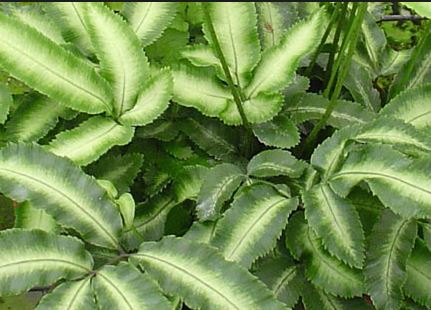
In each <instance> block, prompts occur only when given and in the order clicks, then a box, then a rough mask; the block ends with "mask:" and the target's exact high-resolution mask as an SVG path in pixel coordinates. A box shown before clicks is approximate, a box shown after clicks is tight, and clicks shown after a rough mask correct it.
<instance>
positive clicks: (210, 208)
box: [196, 163, 245, 221]
mask: <svg viewBox="0 0 431 310" xmlns="http://www.w3.org/2000/svg"><path fill="white" fill-rule="evenodd" d="M244 180H245V175H244V173H243V172H242V170H241V169H239V168H238V167H237V166H235V165H232V164H228V163H223V164H220V165H217V166H215V167H213V168H211V170H210V171H209V172H208V173H207V175H206V180H205V182H204V183H203V184H202V187H201V189H200V192H199V195H198V201H197V205H196V210H197V214H198V217H199V219H200V220H201V221H204V220H209V219H214V218H217V217H218V216H219V215H220V212H221V208H222V206H223V203H224V202H225V201H227V200H229V199H230V198H231V196H232V194H233V192H234V191H235V190H236V189H237V188H238V187H239V185H240V184H241V183H242V182H243V181H244Z"/></svg>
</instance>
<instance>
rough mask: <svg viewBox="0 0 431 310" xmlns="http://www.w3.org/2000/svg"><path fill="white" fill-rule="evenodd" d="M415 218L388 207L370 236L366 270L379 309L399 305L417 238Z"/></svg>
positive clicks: (370, 289)
mask: <svg viewBox="0 0 431 310" xmlns="http://www.w3.org/2000/svg"><path fill="white" fill-rule="evenodd" d="M416 230H417V226H416V223H415V221H414V220H408V219H403V218H401V217H400V216H398V215H396V214H394V213H392V212H391V211H390V210H385V211H384V212H383V214H382V216H381V218H380V219H379V221H378V222H377V223H376V225H375V226H374V229H373V233H372V234H371V236H370V241H369V246H368V250H367V260H366V263H365V268H364V274H365V283H366V286H367V291H368V293H369V294H370V295H371V298H372V300H373V303H374V305H375V306H376V308H377V309H398V308H399V306H400V303H401V301H402V291H401V288H402V286H403V284H404V282H405V280H406V277H407V274H406V262H407V258H408V257H409V255H410V252H411V250H412V248H413V245H414V241H415V239H416Z"/></svg>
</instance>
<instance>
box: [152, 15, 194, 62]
mask: <svg viewBox="0 0 431 310" xmlns="http://www.w3.org/2000/svg"><path fill="white" fill-rule="evenodd" d="M177 16H179V15H177ZM183 23H184V25H185V26H186V27H185V28H186V29H184V30H183V29H181V30H178V29H174V28H167V29H166V31H165V32H164V33H163V35H162V36H161V37H160V38H159V39H158V40H157V41H156V42H154V43H152V44H151V45H149V46H147V47H146V48H145V53H146V54H147V56H148V58H149V59H150V60H152V62H153V63H157V65H162V66H169V67H172V66H175V65H176V64H177V63H179V62H180V59H181V58H182V56H181V51H182V50H184V49H185V48H186V46H187V44H188V43H189V41H190V34H189V32H188V31H187V28H188V27H187V23H186V22H183Z"/></svg>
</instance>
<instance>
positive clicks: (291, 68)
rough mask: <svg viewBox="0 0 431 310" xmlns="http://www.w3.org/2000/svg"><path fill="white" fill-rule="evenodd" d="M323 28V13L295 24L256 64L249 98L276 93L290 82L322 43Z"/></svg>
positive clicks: (248, 93) (248, 92)
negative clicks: (320, 41)
mask: <svg viewBox="0 0 431 310" xmlns="http://www.w3.org/2000/svg"><path fill="white" fill-rule="evenodd" d="M322 30H323V12H321V11H318V12H317V13H315V14H314V15H313V16H312V17H311V18H310V19H308V20H306V21H302V22H299V23H297V24H296V25H294V26H292V27H291V28H289V29H288V30H287V31H286V35H285V36H284V37H283V38H282V39H281V42H280V43H279V44H278V45H276V46H274V47H272V48H270V49H268V50H266V51H265V52H264V53H263V55H262V59H261V60H260V62H259V63H258V65H257V66H256V68H255V70H254V73H253V77H252V79H251V81H250V83H249V84H248V85H247V86H246V88H245V90H244V93H245V95H246V96H247V98H251V97H254V96H256V95H258V94H259V93H262V92H276V91H279V90H281V89H282V88H284V87H286V86H288V85H289V83H291V82H292V80H293V78H294V73H295V70H296V67H297V66H298V64H299V61H300V59H301V58H302V57H304V56H305V55H307V54H308V53H310V52H312V51H313V49H314V48H315V47H317V45H318V44H319V39H320V37H321V32H322Z"/></svg>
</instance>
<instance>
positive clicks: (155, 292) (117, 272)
mask: <svg viewBox="0 0 431 310" xmlns="http://www.w3.org/2000/svg"><path fill="white" fill-rule="evenodd" d="M92 286H93V288H94V291H95V293H96V298H97V303H98V306H99V309H101V310H107V309H125V308H127V309H131V310H135V309H136V310H141V309H142V310H144V309H162V310H165V309H166V310H168V309H170V306H169V302H168V300H167V299H166V297H165V296H163V295H162V293H161V292H160V289H159V288H158V287H157V285H156V284H155V283H154V282H153V280H152V279H151V278H150V277H149V276H148V275H146V274H142V273H141V272H140V271H139V270H138V269H137V268H136V267H134V266H133V265H131V264H130V263H125V262H122V263H120V264H119V265H117V266H110V265H105V266H104V267H102V269H100V270H99V271H97V274H96V276H95V277H94V278H93V280H92Z"/></svg>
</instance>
